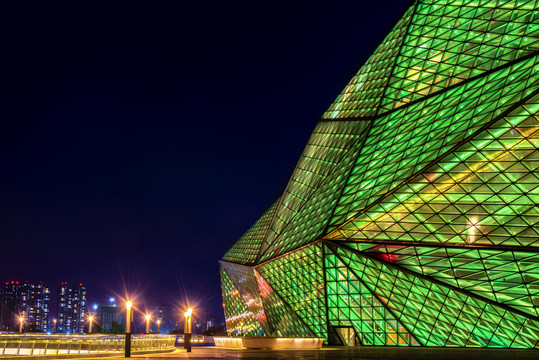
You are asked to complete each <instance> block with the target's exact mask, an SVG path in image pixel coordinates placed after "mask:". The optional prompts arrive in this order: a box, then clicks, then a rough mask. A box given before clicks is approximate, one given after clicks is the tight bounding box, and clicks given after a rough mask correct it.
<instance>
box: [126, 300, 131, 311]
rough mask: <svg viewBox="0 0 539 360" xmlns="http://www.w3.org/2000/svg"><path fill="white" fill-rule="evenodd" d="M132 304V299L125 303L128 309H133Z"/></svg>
mask: <svg viewBox="0 0 539 360" xmlns="http://www.w3.org/2000/svg"><path fill="white" fill-rule="evenodd" d="M131 305H133V303H132V302H131V301H128V302H126V303H125V307H126V308H127V310H131Z"/></svg>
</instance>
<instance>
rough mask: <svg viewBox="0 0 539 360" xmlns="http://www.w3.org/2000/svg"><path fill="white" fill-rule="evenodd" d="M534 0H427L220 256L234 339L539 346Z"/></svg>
mask: <svg viewBox="0 0 539 360" xmlns="http://www.w3.org/2000/svg"><path fill="white" fill-rule="evenodd" d="M538 148H539V0H533V1H525V0H418V1H415V2H414V3H413V4H412V6H410V8H409V9H408V10H407V11H406V13H405V14H404V15H403V17H402V18H401V20H399V22H398V23H397V24H396V25H395V27H394V28H393V30H392V31H391V32H390V34H389V35H388V36H387V37H386V38H385V39H384V41H383V42H382V43H381V44H380V45H379V47H378V48H377V49H376V51H375V52H374V54H373V55H372V56H371V57H370V58H369V59H368V61H367V62H366V63H365V64H364V65H363V66H362V67H361V68H360V69H359V71H358V73H357V74H356V75H355V76H354V77H353V78H352V80H351V81H350V82H349V84H348V85H347V86H346V87H345V88H344V90H343V91H342V92H341V94H340V95H339V96H338V97H337V99H336V100H335V101H334V102H333V103H332V104H331V106H330V107H329V109H328V110H327V111H326V112H325V113H324V114H323V116H322V118H321V119H320V120H319V122H318V124H317V126H316V128H315V130H314V132H313V134H312V135H311V137H310V139H309V141H308V143H307V146H306V147H305V150H304V152H303V154H302V156H301V158H300V159H299V161H298V164H297V166H296V169H295V171H294V172H293V174H292V177H291V179H290V181H289V183H288V185H287V187H286V190H285V191H284V193H283V194H282V195H281V197H280V198H279V199H278V200H277V201H276V202H275V203H274V204H273V205H271V206H270V207H269V208H268V209H267V210H266V212H265V213H264V214H262V216H261V217H260V218H259V219H258V220H257V222H256V223H255V224H254V225H253V226H252V227H251V228H250V229H249V230H248V231H247V232H246V233H245V234H244V235H243V236H242V237H241V238H240V239H238V240H237V241H236V243H235V244H234V245H233V246H232V247H231V248H230V250H229V251H228V252H227V253H226V254H225V256H224V257H223V259H222V261H221V262H220V274H221V284H222V292H223V300H224V309H225V316H226V320H227V330H228V332H229V334H230V335H246V336H255V335H266V336H320V337H323V338H324V339H325V341H326V343H343V344H344V343H347V344H353V343H360V344H363V345H404V346H455V347H500V348H538V347H539V296H538V293H539V263H538V260H539V151H538Z"/></svg>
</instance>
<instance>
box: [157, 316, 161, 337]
mask: <svg viewBox="0 0 539 360" xmlns="http://www.w3.org/2000/svg"><path fill="white" fill-rule="evenodd" d="M160 325H161V319H157V333H158V334H159V326H160Z"/></svg>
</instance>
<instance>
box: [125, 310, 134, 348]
mask: <svg viewBox="0 0 539 360" xmlns="http://www.w3.org/2000/svg"><path fill="white" fill-rule="evenodd" d="M131 305H133V303H132V302H131V301H127V302H126V303H125V307H126V308H127V314H126V319H125V357H131Z"/></svg>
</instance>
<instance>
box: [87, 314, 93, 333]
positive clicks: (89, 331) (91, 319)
mask: <svg viewBox="0 0 539 360" xmlns="http://www.w3.org/2000/svg"><path fill="white" fill-rule="evenodd" d="M88 320H90V327H89V328H88V333H89V334H91V333H92V321H94V317H93V316H92V315H90V316H88Z"/></svg>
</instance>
